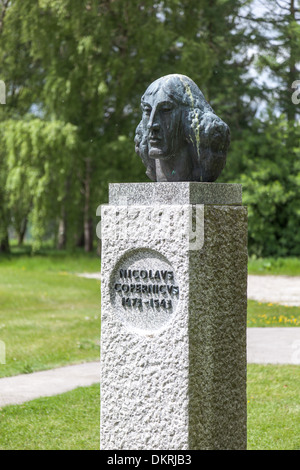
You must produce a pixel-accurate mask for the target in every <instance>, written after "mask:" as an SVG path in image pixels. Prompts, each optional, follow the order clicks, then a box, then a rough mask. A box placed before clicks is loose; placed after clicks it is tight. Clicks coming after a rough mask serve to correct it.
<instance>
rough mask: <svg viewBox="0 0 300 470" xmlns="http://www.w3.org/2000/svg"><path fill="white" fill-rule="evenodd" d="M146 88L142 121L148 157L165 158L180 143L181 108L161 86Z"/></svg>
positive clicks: (168, 156) (178, 147) (170, 154)
mask: <svg viewBox="0 0 300 470" xmlns="http://www.w3.org/2000/svg"><path fill="white" fill-rule="evenodd" d="M148 90H149V89H148ZM148 90H147V91H146V93H145V95H144V96H143V98H142V110H143V116H142V122H143V127H144V129H145V130H146V139H147V144H148V152H149V157H150V158H158V159H163V160H167V159H169V158H172V156H174V155H175V150H176V151H177V152H178V150H179V149H180V146H181V145H182V142H180V139H181V140H182V133H181V132H180V127H181V109H180V107H179V106H178V104H177V103H176V102H175V101H174V100H173V99H172V98H171V97H170V96H169V95H168V94H167V93H166V91H165V90H164V88H163V87H159V88H158V89H156V90H151V89H150V90H149V91H148Z"/></svg>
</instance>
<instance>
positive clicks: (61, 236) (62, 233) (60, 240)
mask: <svg viewBox="0 0 300 470" xmlns="http://www.w3.org/2000/svg"><path fill="white" fill-rule="evenodd" d="M66 246H67V214H66V210H65V208H63V209H62V211H61V218H60V219H59V224H58V237H57V249H58V250H65V248H66Z"/></svg>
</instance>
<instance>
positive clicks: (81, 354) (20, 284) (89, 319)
mask: <svg viewBox="0 0 300 470" xmlns="http://www.w3.org/2000/svg"><path fill="white" fill-rule="evenodd" d="M97 266H98V268H97ZM99 268H100V261H99V259H98V258H96V257H88V256H86V255H81V254H77V255H76V254H74V255H66V254H53V255H51V256H42V255H39V256H34V257H32V256H27V255H18V256H17V255H13V256H12V257H11V258H8V257H1V258H0V299H1V304H0V340H1V341H4V342H5V346H6V364H5V365H0V377H5V376H10V375H16V374H20V373H30V372H33V371H36V370H43V369H49V368H52V367H58V366H62V365H66V364H70V363H81V362H86V361H92V360H98V359H99V355H100V345H99V339H100V338H99V337H100V285H99V281H97V280H92V279H83V278H79V277H77V276H75V275H74V273H76V272H84V271H85V272H88V271H92V272H94V271H96V270H97V271H99Z"/></svg>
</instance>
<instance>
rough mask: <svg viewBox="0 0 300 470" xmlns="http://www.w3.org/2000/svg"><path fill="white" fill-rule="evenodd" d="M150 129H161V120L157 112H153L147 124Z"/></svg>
mask: <svg viewBox="0 0 300 470" xmlns="http://www.w3.org/2000/svg"><path fill="white" fill-rule="evenodd" d="M147 127H148V129H149V130H150V131H151V130H158V129H159V122H158V118H157V113H152V114H151V116H150V119H149V122H148V124H147Z"/></svg>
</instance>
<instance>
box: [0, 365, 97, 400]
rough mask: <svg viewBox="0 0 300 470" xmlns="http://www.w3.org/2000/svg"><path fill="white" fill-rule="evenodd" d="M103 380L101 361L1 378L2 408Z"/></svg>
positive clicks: (0, 397)
mask: <svg viewBox="0 0 300 470" xmlns="http://www.w3.org/2000/svg"><path fill="white" fill-rule="evenodd" d="M99 382H100V364H99V362H88V363H86V364H79V365H72V366H66V367H60V368H58V369H52V370H46V371H41V372H34V373H33V374H23V375H17V376H14V377H6V378H3V379H0V407H2V406H6V405H19V404H21V403H24V402H26V401H30V400H34V399H35V398H39V397H51V396H53V395H57V394H59V393H65V392H69V391H70V390H73V389H75V388H77V387H88V386H90V385H93V384H94V383H99Z"/></svg>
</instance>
